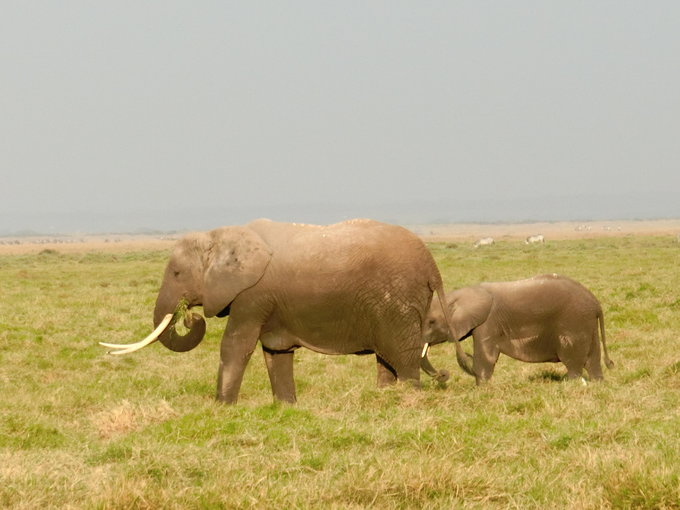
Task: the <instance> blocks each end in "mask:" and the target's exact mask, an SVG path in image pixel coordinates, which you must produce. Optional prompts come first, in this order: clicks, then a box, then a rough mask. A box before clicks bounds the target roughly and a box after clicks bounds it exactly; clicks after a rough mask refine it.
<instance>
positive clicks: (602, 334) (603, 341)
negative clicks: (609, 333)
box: [597, 310, 614, 368]
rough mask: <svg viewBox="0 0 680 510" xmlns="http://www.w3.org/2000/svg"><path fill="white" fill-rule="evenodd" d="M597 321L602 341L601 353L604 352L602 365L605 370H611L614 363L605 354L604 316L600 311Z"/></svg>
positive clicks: (607, 354) (606, 353)
mask: <svg viewBox="0 0 680 510" xmlns="http://www.w3.org/2000/svg"><path fill="white" fill-rule="evenodd" d="M597 320H598V321H599V323H600V340H602V351H603V352H604V364H605V365H607V368H613V367H614V362H613V361H612V360H611V359H610V358H609V353H608V352H607V339H606V336H605V333H604V314H603V313H602V310H600V312H599V313H598V315H597Z"/></svg>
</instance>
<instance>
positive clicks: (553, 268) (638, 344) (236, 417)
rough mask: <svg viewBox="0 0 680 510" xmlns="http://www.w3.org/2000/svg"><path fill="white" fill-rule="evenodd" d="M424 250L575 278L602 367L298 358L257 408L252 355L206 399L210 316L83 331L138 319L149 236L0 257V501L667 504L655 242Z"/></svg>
mask: <svg viewBox="0 0 680 510" xmlns="http://www.w3.org/2000/svg"><path fill="white" fill-rule="evenodd" d="M572 237H573V236H572ZM428 246H429V248H430V249H431V251H432V253H433V255H434V257H435V260H436V261H437V263H438V265H439V268H440V270H441V272H442V275H443V278H444V282H445V286H446V288H447V290H450V289H453V288H456V287H460V286H464V285H470V284H475V283H477V282H479V281H494V280H511V279H518V278H524V277H529V276H533V275H536V274H541V273H553V272H556V273H560V274H564V275H567V276H570V277H572V278H574V279H577V280H579V281H581V282H582V283H583V284H585V285H586V286H587V287H588V288H590V289H591V290H592V291H593V293H594V294H595V295H596V296H597V297H598V298H599V300H600V301H601V303H602V306H603V309H604V314H605V321H606V328H607V341H608V347H609V352H610V356H611V358H612V359H613V360H614V362H615V363H616V366H615V367H614V368H613V369H611V370H606V369H605V371H604V375H605V381H604V382H601V383H591V382H589V383H588V384H587V385H583V384H582V383H581V382H580V381H567V380H565V378H564V375H565V373H566V370H565V369H564V367H563V366H562V365H561V364H547V363H545V364H527V363H521V362H519V361H514V360H511V359H509V358H507V357H503V356H501V358H500V360H499V362H498V365H497V366H496V371H495V374H494V377H493V379H492V381H491V382H490V383H489V384H488V385H486V386H483V387H479V388H478V387H476V386H475V383H474V380H473V379H472V378H471V377H469V376H467V375H465V374H463V373H462V371H461V370H460V369H459V368H458V367H457V365H456V361H455V355H454V350H453V347H452V346H451V345H445V344H444V345H438V346H435V347H433V348H432V350H431V355H430V358H431V360H432V362H433V364H434V365H435V366H437V367H438V368H446V369H448V370H450V371H451V373H452V377H451V380H450V381H449V382H448V383H447V384H446V385H445V386H442V385H438V384H437V383H435V382H434V381H431V380H429V378H428V377H427V376H426V375H425V374H423V376H422V381H423V384H422V389H420V390H417V389H414V388H413V387H411V386H410V385H408V384H398V385H396V386H395V387H391V388H388V389H383V390H379V389H377V388H376V384H375V378H376V369H375V359H374V357H373V356H323V355H320V354H315V353H313V352H310V351H306V350H302V349H301V350H298V351H297V353H296V360H295V372H296V375H295V378H296V383H297V388H298V403H297V405H295V406H290V405H281V404H275V403H272V396H271V390H270V386H269V380H268V377H267V373H266V370H265V366H264V361H263V356H262V353H261V351H260V350H257V351H256V352H255V354H254V355H253V357H252V359H251V361H250V364H249V366H248V369H247V371H246V375H245V378H244V382H243V387H242V390H241V394H240V399H239V402H238V404H237V405H235V406H225V405H220V404H218V403H216V402H215V401H214V397H213V395H214V391H215V382H216V373H217V363H218V352H219V342H220V339H221V335H222V331H223V330H224V326H225V323H226V320H227V319H217V318H215V319H209V320H208V333H207V335H206V339H205V340H204V341H203V342H202V343H201V344H200V345H199V346H198V347H197V348H196V349H194V350H193V351H191V352H188V353H179V354H178V353H173V352H170V351H168V350H166V349H165V348H164V347H163V346H161V345H159V344H154V345H152V346H150V347H147V348H146V349H143V350H142V351H139V352H136V353H134V354H130V355H127V356H111V355H107V354H106V350H105V349H104V348H102V347H101V346H99V345H98V343H97V342H99V341H106V342H112V343H129V342H133V341H137V340H139V339H141V338H142V337H144V336H146V335H147V334H148V333H149V332H150V330H151V322H152V321H151V314H152V309H153V305H154V301H155V297H156V292H157V290H158V287H159V284H160V281H161V277H162V273H163V269H164V266H165V263H166V260H167V257H168V253H169V249H168V248H167V247H163V246H161V247H153V248H135V247H134V246H130V247H129V248H127V249H125V250H121V249H118V250H109V251H107V250H105V249H102V250H97V251H88V250H85V249H83V250H82V251H78V250H74V249H73V248H71V249H70V250H69V251H60V248H59V247H55V248H48V249H41V251H37V250H36V251H35V252H33V253H12V254H9V253H6V254H0V387H1V390H0V415H1V418H0V507H2V508H17V509H18V508H22V509H23V508H25V509H29V508H30V509H34V508H87V509H90V508H101V509H106V508H171V509H172V508H183V509H184V508H305V509H310V508H343V509H345V508H383V509H384V508H426V509H427V508H578V509H581V508H583V509H587V508H592V509H599V508H680V292H679V291H678V289H680V271H679V270H678V268H679V267H680V243H678V240H677V239H676V236H675V234H673V235H670V234H668V235H657V234H654V235H642V234H634V235H619V236H613V237H606V236H600V237H597V236H595V237H590V238H568V239H562V240H553V239H550V238H548V239H547V241H546V243H545V244H543V245H525V244H523V243H522V242H521V240H519V239H512V238H507V239H504V238H501V239H499V240H497V242H496V243H495V244H494V245H492V246H485V247H481V248H478V249H474V248H473V247H472V243H471V242H468V241H467V240H449V241H442V242H431V243H429V244H428ZM469 343H470V341H469V340H466V341H465V342H464V343H463V345H464V347H465V348H466V350H467V351H468V352H469V351H471V345H469Z"/></svg>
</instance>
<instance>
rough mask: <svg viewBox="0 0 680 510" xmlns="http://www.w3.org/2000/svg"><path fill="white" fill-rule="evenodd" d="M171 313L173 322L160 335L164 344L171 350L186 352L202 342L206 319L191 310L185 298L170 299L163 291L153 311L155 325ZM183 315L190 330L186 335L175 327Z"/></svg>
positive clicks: (160, 339) (159, 338)
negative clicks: (188, 308)
mask: <svg viewBox="0 0 680 510" xmlns="http://www.w3.org/2000/svg"><path fill="white" fill-rule="evenodd" d="M169 313H171V314H173V318H172V322H171V324H170V326H169V327H167V328H166V329H165V330H164V331H163V333H161V335H160V336H159V337H158V340H159V341H160V342H161V343H162V344H163V345H165V346H166V347H167V348H168V349H170V350H171V351H175V352H186V351H190V350H191V349H193V348H194V347H196V346H197V345H198V344H199V343H201V340H203V337H204V336H205V319H204V318H203V317H202V316H201V315H199V314H197V313H191V312H189V311H188V310H187V309H186V304H184V301H183V300H179V301H176V300H174V299H169V298H167V297H166V296H165V294H164V293H163V292H162V291H161V293H160V294H159V295H158V299H157V300H156V307H155V309H154V313H153V322H154V326H158V324H160V323H161V321H162V320H163V317H165V315H167V314H169ZM182 316H184V317H183V318H184V325H185V326H186V327H187V328H188V330H189V331H187V333H186V334H184V335H180V334H179V333H178V332H177V330H176V328H175V324H176V322H177V321H178V320H179V319H180V317H182Z"/></svg>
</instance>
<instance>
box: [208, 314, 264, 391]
mask: <svg viewBox="0 0 680 510" xmlns="http://www.w3.org/2000/svg"><path fill="white" fill-rule="evenodd" d="M235 322H236V321H233V320H230V321H229V324H228V325H227V329H226V331H225V332H224V336H223V337H222V345H221V348H220V368H219V372H218V374H217V400H219V401H222V402H225V403H227V404H235V403H236V401H237V400H238V394H239V391H240V389H241V382H242V381H243V373H244V372H245V369H246V365H247V364H248V361H249V360H250V356H252V354H253V351H254V350H255V345H256V344H257V339H258V337H259V335H260V326H259V325H258V326H250V327H238V326H236V324H235Z"/></svg>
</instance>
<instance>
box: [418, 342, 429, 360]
mask: <svg viewBox="0 0 680 510" xmlns="http://www.w3.org/2000/svg"><path fill="white" fill-rule="evenodd" d="M429 350H430V343H429V342H425V345H423V353H422V354H421V355H420V357H421V358H424V357H425V356H427V351H429Z"/></svg>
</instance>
